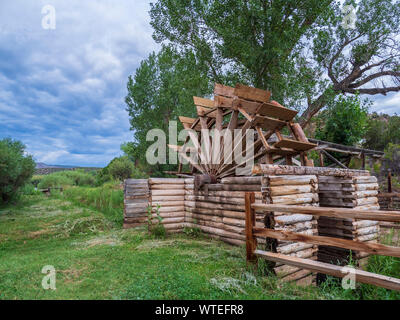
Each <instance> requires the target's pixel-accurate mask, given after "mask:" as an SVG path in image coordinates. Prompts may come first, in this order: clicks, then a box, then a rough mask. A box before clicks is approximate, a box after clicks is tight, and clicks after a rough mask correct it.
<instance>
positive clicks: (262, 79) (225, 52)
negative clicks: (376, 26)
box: [150, 0, 332, 100]
mask: <svg viewBox="0 0 400 320" xmlns="http://www.w3.org/2000/svg"><path fill="white" fill-rule="evenodd" d="M331 2H332V1H331V0H324V1H317V0H311V1H306V2H303V3H302V5H301V6H299V3H298V2H297V1H292V0H290V1H287V0H285V1H273V2H266V1H263V0H250V1H237V0H220V1H202V0H185V1H170V0H158V1H157V2H156V3H154V4H152V5H151V10H150V17H151V25H152V27H153V28H154V34H153V37H154V39H155V40H156V41H157V42H160V43H169V42H170V43H172V44H173V45H175V46H176V47H178V48H179V49H181V50H185V49H188V48H190V49H191V50H193V52H194V54H195V55H196V58H197V59H198V61H200V62H204V63H206V65H207V67H208V70H207V74H208V75H209V76H210V77H211V79H212V81H215V82H223V83H226V84H233V85H234V84H235V83H236V82H238V81H240V82H244V83H249V84H253V85H254V86H256V87H258V88H264V89H267V88H268V89H271V90H272V92H273V93H274V98H275V99H278V100H282V99H283V98H284V97H286V96H291V95H295V94H296V92H297V93H298V92H301V90H297V88H298V86H299V85H300V84H309V83H311V81H307V80H309V79H308V78H309V76H310V73H307V72H305V70H304V69H305V68H297V67H296V65H295V64H294V60H295V59H296V58H297V57H299V55H300V53H301V50H302V46H303V45H302V44H301V43H300V39H301V38H302V37H304V36H306V35H307V33H308V31H309V30H310V28H311V27H312V26H315V24H319V23H320V21H319V20H318V18H319V17H321V16H322V15H324V14H325V12H326V11H327V9H329V4H330V3H331ZM228 13H229V14H228ZM306 79H307V80H306Z"/></svg>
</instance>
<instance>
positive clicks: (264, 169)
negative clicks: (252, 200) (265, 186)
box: [252, 164, 370, 177]
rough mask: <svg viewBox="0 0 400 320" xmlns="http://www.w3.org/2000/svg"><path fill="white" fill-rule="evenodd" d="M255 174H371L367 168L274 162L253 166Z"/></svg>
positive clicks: (348, 175) (347, 175) (343, 175)
mask: <svg viewBox="0 0 400 320" xmlns="http://www.w3.org/2000/svg"><path fill="white" fill-rule="evenodd" d="M252 173H253V174H266V175H324V176H341V177H351V176H369V175H370V173H369V171H367V170H352V169H340V168H326V167H296V166H285V165H273V164H256V165H254V166H253V170H252Z"/></svg>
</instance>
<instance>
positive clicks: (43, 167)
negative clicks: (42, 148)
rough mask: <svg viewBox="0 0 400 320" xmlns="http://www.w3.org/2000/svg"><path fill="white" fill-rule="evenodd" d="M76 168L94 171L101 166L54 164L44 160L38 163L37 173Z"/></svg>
mask: <svg viewBox="0 0 400 320" xmlns="http://www.w3.org/2000/svg"><path fill="white" fill-rule="evenodd" d="M75 169H82V170H85V171H92V170H99V169H101V168H98V167H77V166H68V165H53V164H46V163H43V162H37V163H36V169H35V174H40V175H43V174H50V173H53V172H57V171H64V170H75Z"/></svg>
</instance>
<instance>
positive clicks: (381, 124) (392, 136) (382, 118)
mask: <svg viewBox="0 0 400 320" xmlns="http://www.w3.org/2000/svg"><path fill="white" fill-rule="evenodd" d="M389 143H393V144H400V116H398V115H393V116H389V115H386V114H383V115H378V114H377V113H373V114H372V115H370V117H369V119H368V130H367V132H366V135H365V142H364V147H366V148H369V149H373V150H380V151H383V150H385V149H386V148H387V147H388V145H389Z"/></svg>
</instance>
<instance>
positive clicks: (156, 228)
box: [147, 204, 166, 238]
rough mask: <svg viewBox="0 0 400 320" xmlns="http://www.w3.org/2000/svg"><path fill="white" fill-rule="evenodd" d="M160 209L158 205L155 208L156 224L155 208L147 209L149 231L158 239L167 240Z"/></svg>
mask: <svg viewBox="0 0 400 320" xmlns="http://www.w3.org/2000/svg"><path fill="white" fill-rule="evenodd" d="M160 208H161V206H160V205H159V204H157V207H156V208H155V214H156V216H155V220H156V221H155V222H154V217H153V208H152V207H151V206H148V207H147V231H148V232H149V234H151V235H153V236H154V237H156V238H165V236H166V230H165V227H164V225H163V224H162V221H163V218H162V217H161V215H160Z"/></svg>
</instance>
